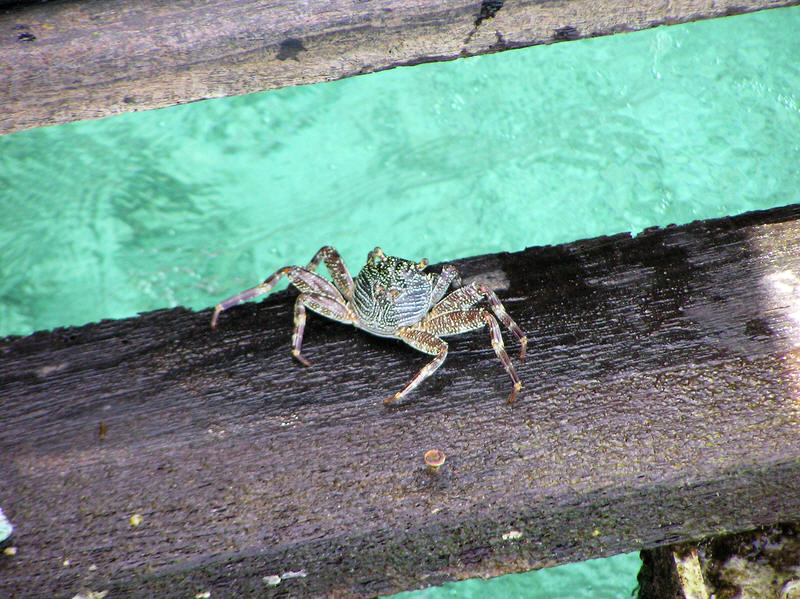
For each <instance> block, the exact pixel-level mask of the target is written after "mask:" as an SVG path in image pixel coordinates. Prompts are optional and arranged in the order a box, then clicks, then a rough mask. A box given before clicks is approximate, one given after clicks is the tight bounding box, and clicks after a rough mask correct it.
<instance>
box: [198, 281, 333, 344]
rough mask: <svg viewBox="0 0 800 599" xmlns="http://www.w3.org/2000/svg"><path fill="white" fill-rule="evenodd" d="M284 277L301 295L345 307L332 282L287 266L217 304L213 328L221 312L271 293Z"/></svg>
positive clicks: (212, 323) (212, 319) (213, 317)
mask: <svg viewBox="0 0 800 599" xmlns="http://www.w3.org/2000/svg"><path fill="white" fill-rule="evenodd" d="M284 276H288V277H289V280H290V281H291V282H292V284H293V285H294V286H295V287H297V288H298V289H299V290H300V292H301V293H312V294H317V295H323V296H327V297H329V298H331V299H332V300H334V301H335V302H337V303H339V304H341V305H343V306H344V303H345V300H344V298H343V297H342V294H341V293H339V290H338V289H337V288H336V287H334V286H333V284H332V283H331V282H330V281H327V280H326V279H323V278H322V277H321V276H319V275H318V274H317V273H315V272H312V271H310V270H307V269H305V268H302V267H300V266H285V267H284V268H281V269H280V270H279V271H277V272H275V274H273V275H271V276H270V277H268V278H267V279H266V280H265V281H264V282H263V283H261V284H260V285H256V286H255V287H252V288H251V289H247V290H245V291H242V292H241V293H237V294H236V295H234V296H232V297H229V298H228V299H226V300H225V301H222V302H220V303H219V304H217V307H216V308H214V315H213V316H212V317H211V328H212V329H214V328H216V327H217V318H219V314H220V312H223V311H224V310H227V309H228V308H232V307H233V306H235V305H237V304H241V303H242V302H246V301H247V300H249V299H253V298H254V297H258V296H260V295H264V294H265V293H269V292H270V291H272V288H273V287H275V285H276V284H277V283H278V281H280V280H281V279H282V278H283V277H284Z"/></svg>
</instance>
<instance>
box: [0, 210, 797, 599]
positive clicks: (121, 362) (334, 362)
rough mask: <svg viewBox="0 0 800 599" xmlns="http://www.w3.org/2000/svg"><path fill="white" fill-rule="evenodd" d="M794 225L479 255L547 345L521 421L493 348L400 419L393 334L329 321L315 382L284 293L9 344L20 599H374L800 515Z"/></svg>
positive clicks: (3, 387)
mask: <svg viewBox="0 0 800 599" xmlns="http://www.w3.org/2000/svg"><path fill="white" fill-rule="evenodd" d="M799 217H800V206H798V205H796V206H790V207H787V208H782V209H776V210H773V211H769V212H760V213H751V214H747V215H743V216H740V217H735V218H730V219H722V220H718V221H708V222H699V223H694V224H691V225H687V226H681V227H669V228H666V229H657V230H650V231H646V232H644V233H642V234H640V235H639V236H637V237H635V238H630V237H629V236H628V235H618V236H615V237H602V238H598V239H591V240H587V241H579V242H576V243H571V244H567V245H562V246H557V247H537V248H531V249H528V250H526V251H524V252H519V253H513V254H498V255H491V256H482V257H476V258H470V259H466V260H464V261H462V262H460V263H459V266H460V268H461V270H462V272H463V274H464V276H465V277H467V278H469V277H472V276H478V277H481V278H483V279H486V280H488V281H490V282H491V284H492V285H493V286H494V287H495V288H496V289H497V293H498V294H499V295H500V297H501V298H502V299H503V300H504V301H505V304H506V306H507V308H508V310H509V312H510V313H511V315H512V316H513V317H514V318H515V319H516V320H517V321H518V322H519V323H520V325H521V326H522V327H523V329H525V330H526V331H527V332H528V334H529V336H530V346H529V355H528V358H527V359H526V360H525V361H524V362H522V363H519V364H518V369H519V373H520V375H521V377H522V379H523V381H524V383H525V385H526V386H525V388H524V389H523V391H522V394H521V396H520V398H519V400H518V402H517V403H516V404H514V405H512V406H509V405H507V404H506V403H505V400H506V398H507V396H508V392H509V387H510V382H509V380H508V377H507V376H506V374H505V372H504V371H503V368H502V366H501V365H500V363H499V362H498V361H497V359H496V358H495V356H494V353H493V351H492V350H491V348H490V346H489V336H488V334H487V333H486V332H485V331H478V332H474V333H470V334H467V335H464V336H460V337H455V338H453V339H452V341H451V343H450V346H451V353H450V355H449V357H448V360H447V361H446V362H445V364H444V366H443V367H442V369H441V370H440V371H439V372H438V373H437V374H436V375H435V376H434V377H433V378H432V379H430V380H429V381H427V382H425V383H424V384H423V385H422V386H421V387H420V388H419V390H418V392H416V393H415V394H414V395H413V396H412V397H411V398H410V400H409V401H408V402H407V403H405V404H404V405H402V406H399V407H396V408H392V409H387V408H385V407H384V406H383V405H381V400H382V399H383V398H385V397H388V396H389V395H391V394H392V393H394V392H395V391H396V390H398V389H399V388H400V387H401V386H402V385H403V384H404V383H405V382H406V381H407V380H408V379H409V377H410V376H411V375H412V374H413V372H415V371H416V369H418V368H419V367H420V366H422V364H424V363H425V361H426V356H423V355H421V354H419V353H417V352H415V351H413V350H411V349H410V348H408V347H406V346H404V345H402V344H400V343H399V342H395V341H392V340H386V339H380V338H376V337H372V336H369V335H367V334H365V333H362V332H360V331H357V330H354V329H353V328H350V327H346V326H342V325H338V324H336V323H333V322H330V321H327V320H325V319H322V318H319V317H316V316H314V315H311V316H310V317H309V321H308V327H307V336H306V343H305V346H304V351H305V354H306V356H307V357H308V358H309V360H311V362H312V363H313V367H312V368H303V367H302V366H300V365H298V364H297V363H296V362H294V361H293V360H292V359H291V357H290V353H289V336H290V330H291V320H292V317H291V310H292V303H293V302H292V294H291V292H280V293H276V294H274V295H272V296H268V297H267V298H266V299H265V300H264V301H263V302H261V303H250V304H245V305H242V306H239V307H236V308H233V309H231V310H230V311H228V312H225V313H224V314H223V315H222V318H221V321H220V328H219V329H218V330H216V331H211V330H210V328H209V319H210V311H208V310H207V311H203V312H200V313H193V312H191V311H188V310H185V309H174V310H162V311H157V312H152V313H148V314H144V315H142V316H141V317H139V318H131V319H127V320H120V321H105V322H101V323H98V324H90V325H87V326H83V327H77V328H66V329H58V330H55V331H53V332H40V333H36V334H34V335H32V336H29V337H25V338H9V339H5V340H1V341H0V397H2V400H1V401H2V420H1V421H0V480H1V481H2V485H0V506H2V509H3V511H4V512H5V513H6V515H7V516H8V517H9V518H10V520H11V521H12V522H13V523H14V524H15V526H16V535H15V540H14V542H15V545H16V546H17V548H18V552H17V555H16V556H14V557H9V556H2V555H0V596H3V597H72V596H73V595H74V594H75V593H77V592H78V590H80V589H81V588H90V589H94V590H101V589H110V590H111V595H110V596H113V597H151V596H158V597H184V598H185V597H192V596H194V594H195V593H198V592H201V591H205V590H210V591H211V592H212V595H211V596H212V597H232V596H237V597H250V596H253V597H256V596H258V597H262V596H265V595H266V596H271V595H277V596H292V597H297V596H337V597H340V596H354V597H362V596H372V595H374V594H376V593H391V592H394V591H399V590H403V589H410V588H419V587H423V586H426V585H430V584H435V583H441V582H443V581H446V580H452V579H460V578H465V577H471V576H479V575H495V574H500V573H506V572H515V571H522V570H527V569H530V568H538V567H542V566H547V565H552V564H557V563H563V562H569V561H575V560H582V559H585V558H591V557H600V556H608V555H612V554H616V553H621V552H629V551H634V550H638V549H641V548H644V547H654V546H658V545H663V544H672V543H676V542H681V541H686V540H690V539H695V538H700V537H703V536H707V535H710V534H715V533H719V532H722V531H739V530H744V529H749V528H752V527H754V526H758V525H764V524H770V523H773V522H776V521H797V520H800V443H798V432H800V220H798V218H799ZM368 249H371V248H365V253H366V251H367V250H368ZM298 258H299V259H302V260H300V261H301V262H302V261H304V260H306V259H307V258H308V257H306V256H301V257H298ZM410 258H420V257H418V256H411V257H410ZM278 266H282V265H276V267H278ZM354 268H355V265H354ZM266 274H269V273H265V275H266ZM507 337H508V336H507ZM508 345H509V347H510V349H511V350H512V352H513V351H514V350H515V349H516V346H515V345H514V344H512V343H511V342H510V340H509V344H508ZM101 430H102V431H103V434H102V435H101ZM434 448H436V449H441V450H443V451H444V452H445V453H446V454H447V461H446V463H445V465H444V466H443V467H442V469H441V470H440V472H439V473H438V475H436V476H431V475H429V474H428V473H426V471H425V469H424V464H423V455H424V453H425V452H426V451H427V450H429V449H434ZM133 514H140V515H141V516H142V517H143V520H142V522H141V524H140V525H139V526H137V527H133V526H132V525H131V523H130V520H129V519H130V516H131V515H133ZM512 531H517V532H518V533H519V534H517V533H513V534H512V535H511V537H509V536H508V533H511V532H512ZM504 535H506V536H505V537H504ZM65 560H68V562H65ZM65 564H67V565H65ZM93 566H94V567H93ZM287 572H304V573H305V576H304V577H295V578H288V579H285V580H283V581H282V582H281V583H280V584H278V585H277V586H268V585H267V583H265V582H264V577H268V576H276V575H278V576H279V575H281V574H283V573H287ZM273 580H274V579H273Z"/></svg>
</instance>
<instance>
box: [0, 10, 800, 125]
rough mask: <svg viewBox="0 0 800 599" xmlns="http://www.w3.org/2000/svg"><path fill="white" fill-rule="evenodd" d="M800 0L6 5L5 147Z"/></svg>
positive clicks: (0, 52)
mask: <svg viewBox="0 0 800 599" xmlns="http://www.w3.org/2000/svg"><path fill="white" fill-rule="evenodd" d="M798 2H800V0H671V1H670V2H662V1H661V0H563V1H558V2H556V1H552V0H515V1H514V2H502V1H488V0H487V1H484V2H481V1H480V0H435V1H429V0H425V1H423V0H373V1H371V2H364V1H363V0H324V1H323V0H315V1H314V2H285V1H278V0H181V1H180V2H172V1H165V0H61V1H50V2H36V1H28V2H26V1H17V2H13V1H12V2H9V1H7V0H0V106H1V107H2V110H0V134H4V133H11V132H14V131H19V130H22V129H28V128H31V127H39V126H43V125H54V124H58V123H65V122H70V121H75V120H82V119H95V118H100V117H104V116H109V115H113V114H120V113H124V112H130V111H138V110H147V109H151V108H160V107H164V106H171V105H174V104H184V103H187V102H193V101H196V100H202V99H206V98H218V97H223V96H232V95H239V94H246V93H251V92H256V91H261V90H265V89H275V88H279V87H285V86H289V85H300V84H306V83H316V82H320V81H331V80H334V79H341V78H344V77H351V76H353V75H361V74H364V73H371V72H373V71H380V70H383V69H389V68H393V67H397V66H402V65H412V64H419V63H423V62H434V61H441V60H453V59H455V58H459V57H462V56H472V55H476V54H485V53H488V52H498V51H501V50H508V49H513V48H521V47H525V46H531V45H535V44H549V43H553V42H559V41H566V40H574V39H580V38H585V37H595V36H600V35H608V34H612V33H619V32H624V31H636V30H640V29H647V28H649V27H655V26H658V25H665V24H674V23H684V22H687V21H694V20H697V19H705V18H710V17H720V16H726V15H731V14H741V13H745V12H750V11H754V10H760V9H763V8H772V7H779V6H789V5H793V4H798Z"/></svg>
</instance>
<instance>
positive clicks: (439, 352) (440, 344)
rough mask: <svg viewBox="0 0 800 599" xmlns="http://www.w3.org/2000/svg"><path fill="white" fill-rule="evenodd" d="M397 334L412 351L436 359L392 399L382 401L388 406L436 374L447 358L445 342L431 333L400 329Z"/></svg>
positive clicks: (424, 367)
mask: <svg viewBox="0 0 800 599" xmlns="http://www.w3.org/2000/svg"><path fill="white" fill-rule="evenodd" d="M397 334H398V336H399V337H400V339H402V340H403V341H405V342H406V343H408V344H409V345H410V346H411V347H413V348H414V349H418V350H419V351H421V352H424V353H426V354H429V355H432V356H436V357H435V358H434V359H433V360H431V361H430V362H428V363H427V364H426V365H425V366H423V367H422V369H421V370H420V371H419V372H418V373H417V374H416V375H414V378H412V379H411V380H410V381H409V383H408V384H407V385H406V386H405V387H404V388H403V390H402V391H400V392H399V393H395V394H394V396H392V397H389V398H386V399H384V400H383V403H384V404H390V403H392V402H395V401H398V400H400V399H403V397H405V396H406V395H408V394H409V393H410V392H411V391H413V390H414V389H416V387H417V386H418V385H419V384H420V383H421V382H422V381H424V380H425V379H426V378H428V377H429V376H430V375H432V374H433V373H434V372H436V369H437V368H439V366H441V365H442V362H444V359H445V358H446V357H447V342H446V341H444V339H440V338H439V337H437V336H436V335H433V334H432V333H429V332H427V331H422V330H420V329H412V328H402V329H400V330H399V331H398V332H397Z"/></svg>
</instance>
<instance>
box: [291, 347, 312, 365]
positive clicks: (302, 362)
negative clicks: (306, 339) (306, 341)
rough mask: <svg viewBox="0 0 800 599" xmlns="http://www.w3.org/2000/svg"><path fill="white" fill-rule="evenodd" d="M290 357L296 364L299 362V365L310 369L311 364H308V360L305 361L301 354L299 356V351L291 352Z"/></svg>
mask: <svg viewBox="0 0 800 599" xmlns="http://www.w3.org/2000/svg"><path fill="white" fill-rule="evenodd" d="M292 357H293V358H294V359H295V360H297V361H298V362H300V363H301V364H302V365H303V366H307V367H310V366H311V362H309V361H308V360H306V358H305V356H303V355H302V354H300V352H299V351H296V350H292Z"/></svg>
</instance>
